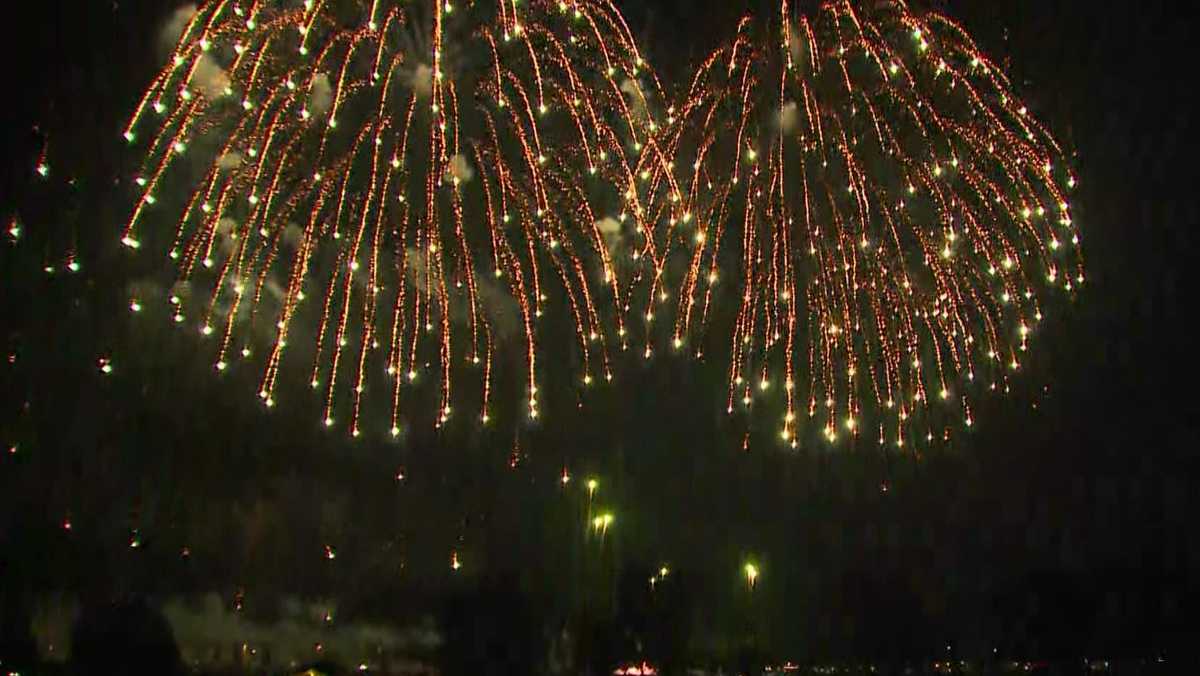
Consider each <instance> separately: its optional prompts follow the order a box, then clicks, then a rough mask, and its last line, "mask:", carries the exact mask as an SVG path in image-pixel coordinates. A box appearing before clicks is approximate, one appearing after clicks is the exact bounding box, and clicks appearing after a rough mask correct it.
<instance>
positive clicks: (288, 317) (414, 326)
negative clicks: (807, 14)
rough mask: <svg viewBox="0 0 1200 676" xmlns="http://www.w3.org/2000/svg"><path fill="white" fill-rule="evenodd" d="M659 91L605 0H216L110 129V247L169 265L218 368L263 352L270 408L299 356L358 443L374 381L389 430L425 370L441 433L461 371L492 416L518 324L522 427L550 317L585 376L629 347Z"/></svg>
mask: <svg viewBox="0 0 1200 676" xmlns="http://www.w3.org/2000/svg"><path fill="white" fill-rule="evenodd" d="M659 101H661V87H660V85H659V83H658V82H657V80H656V79H655V77H654V75H653V73H651V72H650V71H649V69H648V67H647V66H646V64H645V63H644V61H643V59H642V57H641V56H640V54H639V52H638V50H637V47H636V46H635V44H634V41H633V39H632V37H631V35H630V32H629V30H628V28H627V26H626V25H625V23H624V21H623V19H622V18H621V16H620V14H619V13H618V12H617V11H616V9H615V7H613V5H612V4H611V2H609V0H562V1H553V2H551V1H549V0H532V1H522V2H519V3H518V2H516V1H515V0H476V1H474V2H463V1H462V0H458V1H456V2H455V1H447V0H436V1H433V2H423V3H422V2H397V1H395V0H392V1H389V0H303V1H301V0H236V1H235V0H215V1H212V2H208V3H206V4H204V5H202V6H201V7H200V8H199V9H198V10H196V11H195V12H193V13H190V14H188V15H187V16H186V22H185V25H183V27H182V35H180V36H179V38H178V41H177V43H175V46H174V48H173V51H172V53H171V57H170V61H169V63H168V64H167V66H166V67H165V68H163V70H162V71H161V72H160V73H159V74H158V76H157V78H156V79H155V80H154V81H153V83H152V85H151V86H150V87H149V88H148V90H147V91H146V93H145V96H144V97H143V99H142V100H141V102H140V104H139V105H138V107H137V109H136V112H135V114H134V115H133V117H132V120H131V121H130V123H129V125H128V127H127V129H126V131H125V138H126V140H127V141H128V142H129V143H130V144H131V145H133V146H135V147H137V148H138V150H139V152H141V153H142V163H141V169H140V172H139V173H138V175H137V177H136V182H137V185H138V186H140V189H141V191H142V192H141V197H140V201H139V202H138V204H137V207H136V209H135V211H134V213H133V215H132V217H131V219H130V220H129V222H128V224H127V225H126V227H125V230H124V233H123V235H122V242H123V243H124V244H125V245H126V246H128V247H130V248H131V249H141V250H143V254H142V255H146V252H149V255H160V254H161V255H164V256H167V257H169V259H170V261H171V263H172V269H173V270H175V271H176V272H177V275H178V280H179V284H178V286H177V288H189V289H195V290H197V293H195V294H181V293H177V294H175V295H173V296H172V298H171V305H172V306H171V308H170V312H171V314H172V316H173V317H174V319H175V321H176V322H178V323H180V324H181V325H185V326H190V325H195V326H197V327H198V330H199V331H200V332H201V334H202V335H204V336H210V337H211V340H213V341H215V343H216V348H215V360H214V361H215V366H216V368H217V369H218V370H225V369H226V368H228V367H229V366H230V365H231V364H232V363H233V362H234V361H235V360H238V359H239V358H240V359H241V360H242V361H246V360H258V361H257V363H260V364H262V366H263V372H262V377H261V386H260V387H259V392H258V394H259V396H260V397H261V399H262V401H263V402H264V403H265V405H267V406H274V405H275V397H276V393H277V387H278V383H279V379H280V374H281V371H283V372H286V370H287V369H292V368H294V369H307V370H308V372H307V376H308V377H306V378H305V381H306V382H309V383H310V384H311V387H312V388H313V389H314V390H317V391H319V392H320V393H321V394H322V395H323V397H324V419H323V422H324V424H325V425H327V426H333V425H335V424H336V421H337V420H338V419H342V420H346V419H347V418H348V424H346V428H347V429H348V431H349V432H350V434H352V435H354V436H358V435H359V434H360V417H361V408H362V405H363V400H364V393H365V392H367V390H368V389H371V390H373V391H375V392H376V393H377V394H376V395H375V396H382V395H379V394H378V393H379V392H381V391H387V392H388V395H387V396H388V397H389V398H390V404H391V405H390V410H391V414H390V417H391V423H390V426H389V427H390V433H391V434H392V435H396V434H398V433H399V431H400V425H401V419H402V410H403V409H404V402H403V399H404V396H402V395H403V393H404V391H405V387H406V386H409V385H410V383H412V382H414V381H417V380H421V381H424V380H426V379H430V378H432V379H435V380H436V381H437V382H438V383H439V387H438V389H439V392H440V394H439V397H440V400H439V405H438V411H437V414H436V418H437V420H438V424H442V423H445V422H446V421H447V419H448V418H449V417H450V415H451V410H452V409H451V401H452V390H453V388H454V386H455V385H454V384H455V382H456V381H457V378H456V376H455V374H457V373H459V372H460V371H462V372H473V376H472V378H473V379H474V380H475V382H477V383H478V384H479V401H481V402H482V404H481V410H479V411H478V412H477V415H478V416H479V420H480V421H481V422H483V423H487V422H488V420H489V413H488V411H489V402H490V400H491V398H492V395H491V387H492V383H493V375H492V373H493V361H494V359H495V358H496V357H497V354H498V350H499V349H500V347H501V344H502V343H504V342H506V341H505V340H504V339H505V336H506V335H507V334H512V335H513V336H514V340H513V341H512V342H513V343H514V344H518V343H519V344H521V345H523V349H513V350H511V352H513V353H515V354H516V355H517V356H518V357H519V358H520V359H521V360H522V361H523V362H524V367H523V370H524V372H525V373H526V374H527V377H526V388H527V390H526V393H525V397H526V399H525V401H524V403H523V404H522V406H523V407H524V408H525V409H526V410H527V412H528V415H529V416H531V417H535V418H536V417H537V416H538V379H539V353H540V351H541V349H542V348H541V346H540V344H539V340H538V324H539V321H540V319H541V317H542V315H543V313H544V312H547V311H549V310H550V309H551V308H552V309H553V310H555V311H558V310H560V309H561V314H562V315H563V316H566V317H569V318H570V321H571V323H572V324H573V326H574V336H575V339H574V342H576V343H577V344H578V353H579V355H580V362H581V364H582V370H583V374H582V379H583V381H584V382H585V383H590V382H591V381H592V379H593V375H606V376H608V375H610V373H611V370H610V349H611V346H613V345H616V344H621V343H624V336H625V335H626V331H625V328H624V327H625V324H626V317H627V314H628V312H629V303H628V300H627V296H628V295H630V294H631V293H632V291H631V290H632V289H633V288H634V287H635V286H636V285H638V284H640V283H642V281H641V280H642V279H643V275H641V274H640V273H639V272H638V268H636V267H634V266H628V265H624V264H623V263H622V260H624V258H625V257H622V256H618V254H619V252H620V250H621V249H622V247H631V246H634V245H633V244H629V243H628V241H627V240H628V238H627V237H626V236H625V233H626V231H629V232H633V231H635V230H636V232H639V233H641V232H646V231H649V230H650V229H651V227H652V225H651V224H652V219H654V218H655V211H656V208H655V207H654V205H650V204H642V203H641V202H640V201H639V200H640V199H641V197H640V195H641V193H640V192H639V190H637V189H636V180H637V179H636V177H637V176H638V175H640V174H643V173H645V172H646V171H647V167H649V170H651V171H653V172H654V174H655V175H656V176H657V175H659V174H661V172H662V171H663V170H664V169H663V167H665V166H666V163H665V162H664V161H663V160H662V157H663V156H662V154H661V152H659V151H658V149H657V147H656V146H655V143H654V138H655V136H656V134H658V133H661V131H662V129H661V128H660V127H659V124H660V123H656V121H655V115H656V114H660V110H661V106H660V105H659V104H658V102H659ZM164 214H166V215H164ZM626 219H628V222H626ZM614 224H615V225H614ZM645 242H646V243H647V246H648V247H649V246H651V245H652V239H651V238H645ZM548 304H549V305H548ZM131 307H138V308H139V309H140V307H141V303H140V301H139V299H134V300H133V301H132V304H131ZM263 334H265V338H264V337H263ZM517 337H519V340H518V339H517ZM301 346H303V347H302V348H301ZM292 352H298V354H291V353H292ZM260 353H261V354H260ZM304 364H307V366H305V365H304ZM289 365H290V366H289ZM410 398H411V397H410ZM342 416H345V418H342ZM389 427H383V429H382V430H381V431H383V432H385V433H386V432H387V431H388V430H389Z"/></svg>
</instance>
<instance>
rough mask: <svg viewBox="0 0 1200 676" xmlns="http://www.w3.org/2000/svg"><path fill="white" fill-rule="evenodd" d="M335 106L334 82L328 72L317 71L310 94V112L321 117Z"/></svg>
mask: <svg viewBox="0 0 1200 676" xmlns="http://www.w3.org/2000/svg"><path fill="white" fill-rule="evenodd" d="M332 108H333V84H332V83H330V81H329V74H328V73H317V76H316V77H314V78H313V83H312V90H311V91H310V92H309V95H308V112H310V113H312V114H313V115H316V116H318V117H320V116H321V115H324V114H325V113H328V112H329V111H330V110H331V109H332Z"/></svg>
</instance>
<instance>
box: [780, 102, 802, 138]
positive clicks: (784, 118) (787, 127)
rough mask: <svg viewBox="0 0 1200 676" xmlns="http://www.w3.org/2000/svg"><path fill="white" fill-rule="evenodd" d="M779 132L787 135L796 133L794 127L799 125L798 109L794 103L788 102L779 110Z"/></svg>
mask: <svg viewBox="0 0 1200 676" xmlns="http://www.w3.org/2000/svg"><path fill="white" fill-rule="evenodd" d="M777 122H778V124H779V132H780V133H782V134H784V135H787V134H792V133H794V132H795V131H796V127H797V126H798V125H799V124H800V108H799V106H797V105H796V102H795V101H788V102H787V103H785V104H783V107H781V108H780V109H779V118H778V120H777Z"/></svg>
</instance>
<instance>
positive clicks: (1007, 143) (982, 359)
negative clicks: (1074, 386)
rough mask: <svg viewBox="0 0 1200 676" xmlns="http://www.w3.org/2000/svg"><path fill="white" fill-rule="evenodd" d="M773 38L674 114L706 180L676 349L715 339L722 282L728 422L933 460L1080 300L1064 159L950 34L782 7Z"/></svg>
mask: <svg viewBox="0 0 1200 676" xmlns="http://www.w3.org/2000/svg"><path fill="white" fill-rule="evenodd" d="M773 26H774V28H775V30H776V31H777V32H774V33H772V37H771V38H770V39H762V38H761V33H760V32H759V30H758V29H760V28H761V26H757V25H756V24H754V23H753V22H751V21H750V20H749V19H747V20H744V21H743V22H742V24H741V26H740V27H739V29H738V33H737V36H736V38H735V39H734V40H733V41H732V42H731V43H729V44H728V45H727V46H725V47H723V48H721V49H718V50H717V51H715V52H714V53H712V54H711V55H710V56H709V57H708V59H707V60H706V61H704V62H703V64H702V65H701V66H700V67H699V69H698V70H697V72H696V74H695V76H694V80H693V82H692V83H691V86H690V89H689V91H688V92H687V93H686V96H685V98H684V99H683V100H682V102H681V103H680V104H679V105H678V106H677V107H678V113H677V115H678V121H677V123H676V125H675V127H674V131H673V134H672V135H671V136H670V139H671V140H670V143H669V145H668V147H667V148H666V149H665V150H664V152H667V153H668V154H670V155H671V156H672V157H674V158H675V159H676V161H677V162H678V165H679V166H680V167H682V168H689V169H690V170H691V173H690V176H689V177H687V178H686V179H681V183H683V184H684V185H685V186H686V188H685V195H684V198H683V203H684V204H688V205H691V207H690V208H689V210H688V212H687V215H686V216H685V217H684V218H681V219H680V220H679V221H678V223H675V222H671V223H669V224H668V228H669V229H668V232H667V233H666V235H665V236H664V237H665V238H666V239H668V240H669V241H673V242H676V245H675V246H674V247H673V248H679V247H680V246H682V247H684V248H686V247H689V246H690V248H691V253H690V255H689V256H688V259H687V264H686V272H685V273H684V276H683V281H682V284H681V288H682V292H681V294H680V295H679V298H678V299H677V300H678V311H677V314H676V320H675V323H674V332H673V335H672V339H673V341H674V345H675V347H677V348H678V347H681V346H682V345H683V344H684V342H685V341H687V340H688V336H689V334H695V333H696V332H697V331H698V330H702V328H703V327H704V326H705V325H707V324H708V323H710V322H709V318H710V316H711V312H710V306H711V305H712V303H713V301H714V299H715V298H717V297H719V296H715V295H714V291H713V287H714V286H715V285H716V283H717V282H718V280H721V281H722V283H724V280H723V279H722V272H721V270H720V266H721V265H723V264H724V265H725V266H726V267H727V268H728V269H729V270H730V272H733V271H735V270H736V276H737V277H736V279H730V280H728V281H729V283H730V284H732V285H733V286H735V288H736V297H735V298H734V300H735V302H737V303H738V304H739V309H738V311H737V313H736V319H735V321H734V322H733V325H732V330H731V332H732V335H731V336H730V339H731V340H730V342H729V343H728V345H729V347H728V350H729V354H728V359H729V390H728V401H727V409H728V411H729V412H730V413H734V412H735V408H736V407H738V406H739V404H740V405H741V406H745V407H747V408H748V407H750V406H751V405H753V403H754V399H755V398H756V397H763V396H764V393H767V394H768V395H769V391H772V390H774V391H782V392H783V395H781V396H780V399H781V400H782V399H785V400H786V408H783V409H782V410H781V411H780V412H781V413H782V417H783V420H782V425H781V428H780V432H779V434H780V436H781V438H782V439H783V441H784V442H786V443H789V444H791V445H793V446H795V445H797V444H798V441H797V439H798V437H800V436H801V435H802V434H804V433H805V432H806V431H808V432H811V433H815V434H813V436H819V437H825V438H827V439H828V440H829V441H834V440H836V439H837V438H838V436H839V434H841V433H848V434H849V435H851V436H855V435H857V434H859V432H860V431H861V430H866V429H876V430H877V432H878V438H879V441H880V443H886V444H892V443H894V444H896V445H898V446H901V447H902V446H904V444H905V439H906V437H920V438H921V439H922V440H925V439H929V440H932V439H933V438H934V434H935V429H934V425H935V424H936V423H935V422H934V421H935V420H938V418H937V417H936V416H935V415H931V413H932V411H931V409H933V408H934V407H937V408H939V409H943V413H947V412H948V413H950V414H951V416H952V417H957V420H958V421H959V422H958V424H959V425H963V426H967V427H969V426H970V425H972V423H973V419H972V404H971V401H972V400H971V395H972V393H975V392H979V391H986V390H995V389H997V388H999V389H1005V388H1006V387H1007V380H1006V378H1007V374H1008V373H1009V372H1011V371H1015V370H1017V369H1019V368H1020V365H1021V357H1022V354H1021V353H1022V352H1023V351H1024V350H1025V349H1026V346H1027V340H1028V338H1029V334H1030V333H1031V332H1032V331H1033V330H1034V329H1035V327H1036V326H1037V324H1038V322H1039V321H1041V320H1042V319H1043V314H1042V304H1043V302H1044V299H1045V298H1046V297H1047V296H1048V295H1049V294H1051V293H1054V292H1056V291H1057V292H1060V293H1067V294H1069V293H1070V292H1071V291H1072V290H1073V289H1074V288H1075V287H1077V286H1078V285H1079V284H1081V283H1082V282H1083V271H1082V264H1081V260H1080V256H1079V252H1078V244H1079V238H1078V235H1077V230H1076V227H1075V225H1074V223H1073V222H1072V218H1071V214H1070V207H1069V204H1068V201H1067V192H1068V191H1069V190H1070V189H1071V188H1073V187H1074V186H1075V178H1074V175H1073V174H1072V173H1071V169H1070V167H1069V166H1068V165H1067V162H1066V160H1065V159H1064V156H1063V152H1062V150H1061V148H1060V146H1059V145H1058V143H1057V142H1056V141H1055V140H1054V139H1053V137H1052V136H1051V135H1050V134H1049V133H1048V132H1047V131H1046V129H1045V128H1044V127H1043V126H1041V125H1040V124H1039V123H1038V122H1037V121H1036V120H1034V119H1032V116H1031V115H1030V114H1029V111H1028V109H1027V108H1026V106H1025V105H1024V104H1023V103H1022V102H1021V101H1020V99H1019V98H1018V97H1017V95H1016V94H1014V93H1013V91H1012V88H1011V85H1010V83H1009V82H1008V81H1007V79H1006V78H1005V76H1004V75H1003V74H1002V72H1001V71H1000V69H999V68H998V66H997V65H996V64H995V63H994V62H992V61H991V60H989V59H988V58H987V56H986V55H984V54H983V53H982V52H980V50H979V49H978V48H977V47H976V46H975V44H974V42H973V41H972V40H971V39H970V37H969V36H968V35H967V33H966V32H965V31H964V30H963V29H962V28H961V27H960V26H958V25H957V24H956V23H954V22H953V21H952V20H950V19H949V18H947V17H945V16H942V15H939V14H936V13H920V14H918V13H914V12H913V11H911V10H910V9H909V8H908V7H907V6H906V4H905V3H904V2H903V1H902V0H896V1H893V2H883V3H854V2H850V1H848V0H837V1H832V0H831V1H828V2H824V3H821V5H820V7H819V8H818V9H817V11H816V12H814V13H812V14H809V15H804V14H800V13H793V12H792V10H791V8H789V5H788V2H787V0H783V2H782V5H781V11H780V14H779V21H777V22H775V23H774V24H773ZM692 214H694V217H693V216H692ZM689 221H691V224H690V225H688V222H689ZM672 226H673V228H674V229H673V230H672V229H670V228H671V227H672ZM734 261H736V262H734ZM943 413H938V415H943ZM943 419H947V418H945V417H944V415H943ZM950 419H952V418H950ZM945 429H946V428H939V429H937V437H938V438H939V439H940V438H942V437H943V435H944V434H946V432H945ZM868 434H873V432H868Z"/></svg>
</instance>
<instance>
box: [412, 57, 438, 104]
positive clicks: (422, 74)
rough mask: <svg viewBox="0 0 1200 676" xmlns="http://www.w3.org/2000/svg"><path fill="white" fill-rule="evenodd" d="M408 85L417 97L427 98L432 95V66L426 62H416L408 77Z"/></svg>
mask: <svg viewBox="0 0 1200 676" xmlns="http://www.w3.org/2000/svg"><path fill="white" fill-rule="evenodd" d="M408 86H409V87H411V88H412V90H413V93H414V94H416V95H417V98H421V99H427V98H429V97H430V96H432V95H433V68H432V67H430V66H429V65H428V64H425V63H421V64H417V67H416V68H414V69H413V71H412V73H411V74H409V77H408Z"/></svg>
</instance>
